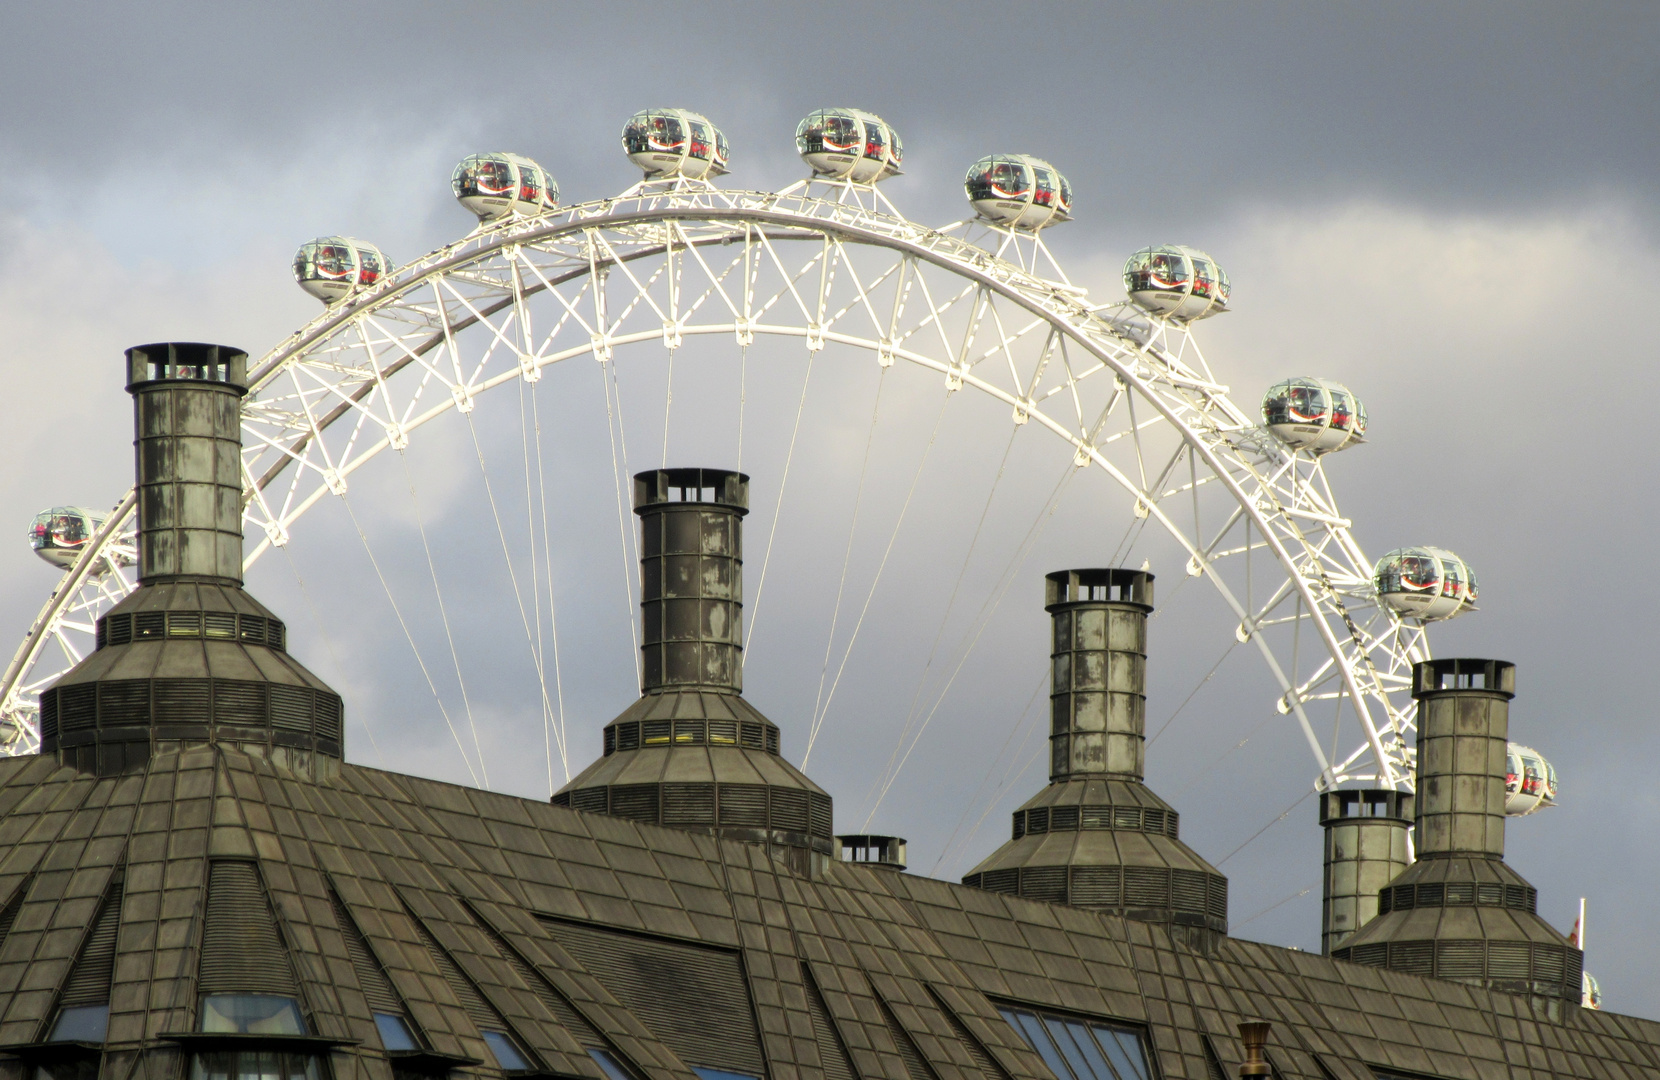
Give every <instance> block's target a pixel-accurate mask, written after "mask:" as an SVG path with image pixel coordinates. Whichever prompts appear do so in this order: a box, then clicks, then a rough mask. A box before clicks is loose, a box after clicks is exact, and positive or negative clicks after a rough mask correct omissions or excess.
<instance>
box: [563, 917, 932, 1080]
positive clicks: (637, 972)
mask: <svg viewBox="0 0 1660 1080" xmlns="http://www.w3.org/2000/svg"><path fill="white" fill-rule="evenodd" d="M543 925H544V926H546V927H547V930H548V932H549V933H550V934H551V935H552V936H553V938H554V940H556V941H558V942H559V944H560V945H562V946H564V947H565V949H566V950H567V951H568V952H570V953H571V954H572V955H573V956H574V957H576V959H577V962H578V963H580V964H581V965H582V966H583V967H585V968H587V969H588V971H589V973H590V974H592V975H593V976H594V977H595V978H596V979H598V980H599V981H600V982H601V983H602V984H604V986H605V988H606V989H607V990H609V991H610V992H611V993H612V994H613V995H614V996H615V997H616V998H617V999H618V1000H619V1001H620V1002H622V1004H623V1005H624V1006H625V1007H626V1008H627V1009H628V1010H629V1011H630V1012H632V1013H634V1015H635V1016H637V1017H639V1018H640V1022H641V1023H643V1024H644V1025H645V1026H646V1028H647V1029H648V1030H649V1031H651V1032H652V1033H654V1034H655V1035H657V1037H658V1038H660V1039H662V1040H663V1042H664V1044H666V1045H667V1046H668V1048H669V1049H670V1050H673V1051H674V1052H675V1054H676V1055H678V1056H679V1057H680V1058H681V1060H683V1061H685V1062H686V1063H687V1064H688V1065H698V1066H703V1067H705V1068H713V1069H724V1070H729V1071H732V1072H740V1073H745V1074H748V1075H750V1076H764V1075H766V1072H765V1068H766V1067H765V1062H764V1059H763V1057H762V1054H761V1040H760V1033H759V1031H758V1029H757V1027H756V1024H755V1013H754V1009H753V1006H752V1005H751V1003H750V1000H749V987H748V983H747V982H746V980H745V978H744V971H743V964H742V961H741V959H740V957H739V955H738V954H737V953H735V952H729V951H727V950H725V949H716V948H710V947H706V946H700V945H690V944H685V943H682V942H674V941H666V940H661V939H656V938H644V937H636V936H634V935H632V934H623V933H618V932H616V931H612V930H605V929H601V928H599V927H595V926H589V925H585V924H578V923H566V922H558V921H556V920H552V919H544V920H543ZM928 1080H931V1078H928Z"/></svg>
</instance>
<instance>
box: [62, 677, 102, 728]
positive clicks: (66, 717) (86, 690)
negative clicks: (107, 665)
mask: <svg viewBox="0 0 1660 1080" xmlns="http://www.w3.org/2000/svg"><path fill="white" fill-rule="evenodd" d="M97 722H98V684H97V683H87V684H85V685H82V686H65V687H62V688H60V689H59V690H58V724H59V726H60V727H62V728H63V730H65V731H79V730H81V729H82V728H90V727H92V726H93V725H94V724H96V723H97Z"/></svg>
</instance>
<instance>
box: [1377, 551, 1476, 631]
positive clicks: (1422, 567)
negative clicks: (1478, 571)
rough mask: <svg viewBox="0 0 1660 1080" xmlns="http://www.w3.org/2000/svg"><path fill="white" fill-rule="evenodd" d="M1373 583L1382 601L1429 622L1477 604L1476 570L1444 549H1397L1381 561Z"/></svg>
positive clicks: (1411, 616)
mask: <svg viewBox="0 0 1660 1080" xmlns="http://www.w3.org/2000/svg"><path fill="white" fill-rule="evenodd" d="M1372 583H1373V584H1374V585H1375V586H1376V588H1377V593H1378V599H1379V600H1380V601H1381V602H1383V603H1384V604H1386V605H1388V606H1389V607H1390V608H1392V609H1393V610H1395V611H1397V612H1399V613H1400V614H1402V615H1405V616H1407V617H1408V618H1413V619H1422V620H1424V621H1425V622H1434V621H1439V620H1441V619H1451V618H1453V617H1454V616H1457V615H1462V614H1464V612H1466V611H1470V610H1473V609H1474V607H1475V603H1476V594H1477V589H1476V575H1475V571H1473V570H1471V569H1470V567H1469V565H1468V564H1466V563H1465V562H1464V560H1463V559H1460V558H1459V557H1458V556H1457V555H1454V554H1453V553H1452V552H1450V551H1447V550H1445V549H1444V548H1436V547H1409V548H1397V549H1396V550H1394V551H1391V552H1389V553H1388V554H1387V555H1385V556H1384V557H1383V558H1381V559H1379V560H1378V563H1377V566H1376V568H1375V569H1374V570H1373V571H1372Z"/></svg>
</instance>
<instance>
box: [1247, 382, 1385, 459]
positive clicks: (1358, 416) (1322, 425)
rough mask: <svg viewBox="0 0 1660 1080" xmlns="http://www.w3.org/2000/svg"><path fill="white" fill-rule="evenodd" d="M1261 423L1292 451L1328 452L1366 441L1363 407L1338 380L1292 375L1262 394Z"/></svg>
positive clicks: (1364, 409) (1364, 407)
mask: <svg viewBox="0 0 1660 1080" xmlns="http://www.w3.org/2000/svg"><path fill="white" fill-rule="evenodd" d="M1262 422H1263V423H1264V424H1266V425H1268V430H1269V431H1271V432H1273V434H1274V437H1275V438H1276V439H1278V440H1279V441H1280V442H1282V443H1284V444H1285V445H1287V446H1289V447H1291V448H1293V449H1295V450H1305V449H1306V450H1312V451H1313V452H1314V453H1316V454H1329V453H1331V452H1332V451H1334V450H1341V449H1343V448H1344V447H1345V446H1348V445H1349V444H1350V443H1357V442H1365V441H1366V406H1364V405H1362V404H1361V403H1360V399H1359V398H1357V397H1355V396H1354V395H1353V394H1351V393H1350V392H1349V389H1348V387H1346V386H1343V385H1342V384H1341V383H1334V382H1328V381H1326V380H1325V379H1309V378H1292V379H1287V380H1285V381H1284V382H1281V383H1275V384H1274V385H1273V386H1270V387H1269V388H1268V393H1266V394H1264V395H1263V396H1262Z"/></svg>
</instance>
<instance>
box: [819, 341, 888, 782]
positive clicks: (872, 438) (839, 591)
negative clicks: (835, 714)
mask: <svg viewBox="0 0 1660 1080" xmlns="http://www.w3.org/2000/svg"><path fill="white" fill-rule="evenodd" d="M887 383H888V369H887V368H882V369H881V374H880V375H878V376H877V377H876V401H875V403H874V404H872V405H871V408H870V431H869V432H868V433H866V435H865V455H864V460H863V462H862V463H861V464H860V465H859V487H858V490H857V491H855V493H854V495H853V520H852V521H851V522H849V523H848V526H847V546H846V548H845V549H844V550H843V552H842V572H841V578H840V580H839V581H837V583H836V604H835V607H834V608H832V610H831V612H830V632H829V633H828V634H827V635H825V638H824V661H823V663H822V664H821V665H820V666H819V671H818V692H817V693H816V694H815V695H814V696H813V713H812V719H811V721H810V722H809V723H808V725H807V752H806V753H805V754H803V755H802V756H801V767H802V768H803V769H805V768H806V767H807V759H808V758H810V757H812V756H813V744H814V743H815V742H817V741H818V730H819V725H820V724H821V723H822V722H823V719H822V717H821V716H820V714H819V707H820V706H821V705H822V704H823V703H824V681H825V678H826V677H827V676H828V675H829V673H830V653H831V651H832V650H833V649H834V648H835V644H836V625H837V624H838V623H839V622H840V621H841V614H842V597H843V596H845V595H846V591H847V568H848V566H849V565H850V564H851V563H852V562H853V539H854V537H855V536H857V535H858V532H859V511H860V510H861V509H863V506H864V497H865V479H866V478H867V477H868V476H869V475H870V450H871V447H872V446H874V445H875V444H876V423H877V420H878V419H880V418H881V415H882V390H883V389H884V388H885V387H886V386H887Z"/></svg>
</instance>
